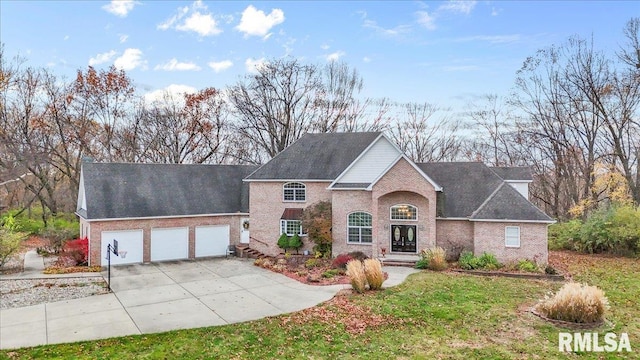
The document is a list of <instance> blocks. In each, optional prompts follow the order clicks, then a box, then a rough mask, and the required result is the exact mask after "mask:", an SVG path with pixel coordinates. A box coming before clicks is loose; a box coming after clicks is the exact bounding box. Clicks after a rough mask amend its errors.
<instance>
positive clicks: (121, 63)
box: [113, 48, 147, 70]
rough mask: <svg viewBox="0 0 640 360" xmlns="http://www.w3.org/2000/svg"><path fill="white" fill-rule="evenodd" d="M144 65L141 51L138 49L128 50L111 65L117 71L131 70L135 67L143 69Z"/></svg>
mask: <svg viewBox="0 0 640 360" xmlns="http://www.w3.org/2000/svg"><path fill="white" fill-rule="evenodd" d="M146 63H147V62H146V61H145V60H143V59H142V51H141V50H140V49H133V48H129V49H126V50H125V51H124V53H123V54H122V56H120V57H119V58H117V59H116V60H115V61H114V62H113V65H114V66H115V67H116V68H118V69H122V70H133V69H135V68H137V67H144V66H145V65H146Z"/></svg>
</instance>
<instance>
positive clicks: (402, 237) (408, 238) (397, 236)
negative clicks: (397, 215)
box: [391, 225, 417, 253]
mask: <svg viewBox="0 0 640 360" xmlns="http://www.w3.org/2000/svg"><path fill="white" fill-rule="evenodd" d="M416 238H417V233H416V226H415V225H391V251H392V252H408V253H415V252H416V243H417V241H416Z"/></svg>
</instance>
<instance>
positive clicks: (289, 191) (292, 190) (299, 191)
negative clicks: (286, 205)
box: [282, 182, 307, 201]
mask: <svg viewBox="0 0 640 360" xmlns="http://www.w3.org/2000/svg"><path fill="white" fill-rule="evenodd" d="M282 199H283V200H284V201H306V200H307V186H306V185H305V184H303V183H299V182H291V183H286V184H284V186H283V187H282Z"/></svg>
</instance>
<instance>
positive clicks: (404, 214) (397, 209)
mask: <svg viewBox="0 0 640 360" xmlns="http://www.w3.org/2000/svg"><path fill="white" fill-rule="evenodd" d="M417 219H418V208H417V207H415V206H413V205H409V204H399V205H394V206H392V207H391V220H417Z"/></svg>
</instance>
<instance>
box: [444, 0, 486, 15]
mask: <svg viewBox="0 0 640 360" xmlns="http://www.w3.org/2000/svg"><path fill="white" fill-rule="evenodd" d="M476 3H477V1H475V0H471V1H465V0H450V1H447V2H446V3H444V4H442V5H440V6H439V7H438V10H442V11H451V12H455V13H461V14H467V15H468V14H470V13H471V11H472V10H473V8H474V7H475V6H476Z"/></svg>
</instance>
